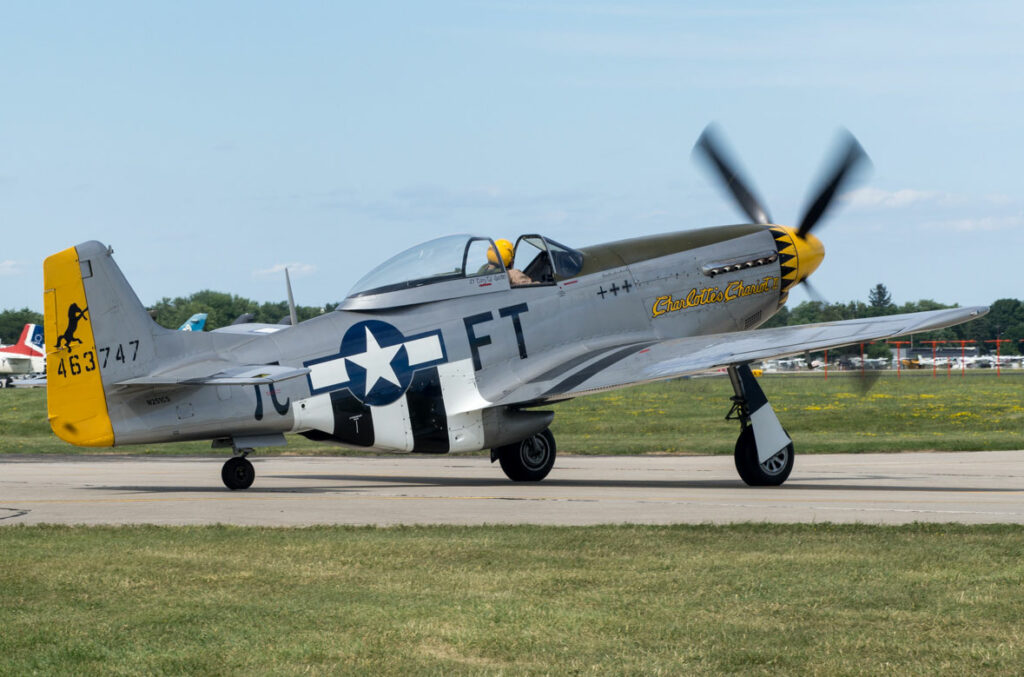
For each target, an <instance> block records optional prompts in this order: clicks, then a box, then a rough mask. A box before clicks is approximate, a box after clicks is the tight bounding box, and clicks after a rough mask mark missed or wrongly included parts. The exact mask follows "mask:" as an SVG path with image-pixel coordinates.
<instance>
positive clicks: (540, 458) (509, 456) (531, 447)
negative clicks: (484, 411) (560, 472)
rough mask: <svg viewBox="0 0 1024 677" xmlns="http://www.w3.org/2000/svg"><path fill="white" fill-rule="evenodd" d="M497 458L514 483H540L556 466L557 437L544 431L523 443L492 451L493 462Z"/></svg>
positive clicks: (548, 431) (546, 430) (547, 430)
mask: <svg viewBox="0 0 1024 677" xmlns="http://www.w3.org/2000/svg"><path fill="white" fill-rule="evenodd" d="M495 458H497V460H498V462H499V463H501V469H502V470H504V471H505V474H506V475H507V476H508V478H509V479H510V480H512V481H513V482H539V481H541V480H542V479H544V478H545V477H547V476H548V473H549V472H551V467H552V466H553V465H555V436H554V435H552V434H551V431H550V430H549V429H544V430H542V431H541V432H539V433H537V434H535V435H532V436H530V437H527V438H526V439H525V440H523V441H521V442H516V443H515V444H506V445H505V446H503V447H497V448H495V449H491V462H494V460H495Z"/></svg>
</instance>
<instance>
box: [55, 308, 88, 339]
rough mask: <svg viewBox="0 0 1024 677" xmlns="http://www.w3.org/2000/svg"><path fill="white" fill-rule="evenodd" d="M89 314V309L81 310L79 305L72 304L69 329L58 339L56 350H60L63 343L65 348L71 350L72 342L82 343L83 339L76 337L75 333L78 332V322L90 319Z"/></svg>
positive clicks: (69, 311) (69, 310)
mask: <svg viewBox="0 0 1024 677" xmlns="http://www.w3.org/2000/svg"><path fill="white" fill-rule="evenodd" d="M88 312H89V307H88V306H86V307H85V308H79V307H78V304H77V303H72V304H71V305H70V306H69V307H68V328H67V329H65V330H64V333H63V334H61V335H60V336H58V337H57V345H56V346H54V347H55V348H60V344H61V341H63V342H64V347H65V348H68V349H69V350H70V349H71V342H72V341H76V342H78V343H81V342H82V339H80V338H76V337H75V332H76V331H78V321H79V320H81V319H82V318H83V317H84V318H85V319H87V320H88V319H89V316H88V315H86V313H88Z"/></svg>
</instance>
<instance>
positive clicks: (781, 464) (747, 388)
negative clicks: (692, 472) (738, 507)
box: [725, 364, 794, 487]
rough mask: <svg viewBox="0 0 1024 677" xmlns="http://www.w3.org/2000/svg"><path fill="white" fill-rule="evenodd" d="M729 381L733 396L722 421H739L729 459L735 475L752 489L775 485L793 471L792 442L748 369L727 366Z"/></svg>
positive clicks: (784, 479)
mask: <svg viewBox="0 0 1024 677" xmlns="http://www.w3.org/2000/svg"><path fill="white" fill-rule="evenodd" d="M729 380H730V381H731V382H732V389H733V392H734V393H736V394H735V395H734V396H733V397H732V398H731V399H732V409H730V410H729V413H728V414H727V415H726V417H725V418H726V420H734V421H739V422H740V436H739V437H738V438H737V439H736V451H735V454H734V456H733V458H734V459H735V461H736V472H738V473H739V475H740V478H741V479H742V480H743V481H744V482H746V483H747V484H748V485H750V486H752V487H763V486H778V485H780V484H782V483H783V482H785V481H786V479H787V478H788V477H789V473H791V472H792V471H793V456H794V450H793V440H791V439H790V437H789V435H788V434H787V433H786V431H785V430H784V429H783V428H782V424H781V423H779V419H778V417H776V416H775V411H774V410H773V409H772V405H770V404H769V403H768V398H766V397H765V395H764V391H763V390H761V386H760V385H758V383H757V379H755V378H754V375H753V374H752V373H751V371H750V367H749V366H747V365H745V364H744V365H740V366H730V367H729Z"/></svg>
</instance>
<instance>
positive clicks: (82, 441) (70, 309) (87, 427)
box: [43, 247, 114, 447]
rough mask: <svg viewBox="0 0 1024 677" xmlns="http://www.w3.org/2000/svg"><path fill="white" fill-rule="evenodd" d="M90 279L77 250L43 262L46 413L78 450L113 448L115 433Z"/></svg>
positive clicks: (55, 428) (59, 433)
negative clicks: (94, 321)
mask: <svg viewBox="0 0 1024 677" xmlns="http://www.w3.org/2000/svg"><path fill="white" fill-rule="evenodd" d="M91 276H92V268H91V264H90V262H89V261H80V260H79V256H78V250H77V248H76V247H71V248H69V249H65V250H64V251H62V252H58V253H56V254H54V255H52V256H50V257H48V258H47V259H46V261H45V262H44V263H43V289H44V293H43V297H44V298H43V303H44V315H45V318H46V320H45V328H44V334H43V335H44V336H45V337H46V408H47V414H48V417H49V419H50V427H51V428H53V432H54V433H55V434H56V435H57V437H59V438H61V439H62V440H64V441H66V442H70V443H71V444H75V445H78V446H85V447H109V446H113V444H114V431H113V427H112V425H111V422H110V415H109V413H108V411H107V399H106V395H105V394H104V391H103V381H102V379H101V377H100V355H99V351H97V349H96V339H95V337H94V335H93V328H92V321H91V320H90V316H89V299H88V298H87V297H86V293H85V285H84V284H83V279H87V278H89V277H91Z"/></svg>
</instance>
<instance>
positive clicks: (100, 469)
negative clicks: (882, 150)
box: [0, 451, 1024, 526]
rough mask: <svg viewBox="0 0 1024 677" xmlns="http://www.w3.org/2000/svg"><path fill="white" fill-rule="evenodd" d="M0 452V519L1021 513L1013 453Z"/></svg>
mask: <svg viewBox="0 0 1024 677" xmlns="http://www.w3.org/2000/svg"><path fill="white" fill-rule="evenodd" d="M252 458H253V461H254V465H255V467H256V482H255V484H254V485H253V487H252V488H251V489H248V490H246V491H234V492H233V491H229V490H227V489H225V488H224V486H223V485H222V484H221V480H220V467H221V465H222V463H223V460H224V459H223V458H169V457H162V458H153V457H145V458H140V457H123V456H117V457H110V456H106V457H104V456H93V457H68V458H60V459H54V458H52V457H35V458H19V457H12V456H8V457H4V458H0V525H10V524H39V523H60V524H134V523H139V524H178V525H181V524H214V523H226V524H246V525H266V526H301V525H311V524H376V525H393V524H519V523H528V524H602V523H622V522H629V523H644V524H666V523H674V522H687V523H727V522H744V521H755V522H760V521H764V522H864V523H873V524H903V523H907V522H915V521H920V522H961V523H968V524H974V523H990V522H1010V523H1017V524H1024V451H999V452H962V453H910V454H856V455H822V456H799V455H798V456H797V459H796V467H795V469H794V471H793V474H792V475H791V476H790V479H789V481H788V482H787V483H786V484H785V485H784V486H782V487H770V488H750V487H746V486H745V485H743V484H742V483H741V482H740V480H739V479H738V478H737V476H736V471H735V468H734V467H733V461H732V458H731V457H728V456H698V457H676V456H642V457H635V456H634V457H626V456H603V457H589V456H565V457H560V458H559V459H558V462H557V463H556V464H555V468H554V470H553V471H552V473H551V475H549V476H548V478H547V479H546V480H544V481H543V482H541V483H539V484H523V483H513V482H510V481H508V480H507V479H505V476H504V475H503V474H502V472H501V469H500V467H499V466H498V465H497V464H495V465H493V466H492V465H491V464H490V463H489V461H488V459H487V458H483V457H479V456H442V457H424V456H404V457H403V456H386V457H330V458H324V457H268V458H259V457H252Z"/></svg>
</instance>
